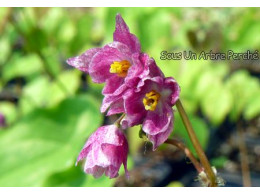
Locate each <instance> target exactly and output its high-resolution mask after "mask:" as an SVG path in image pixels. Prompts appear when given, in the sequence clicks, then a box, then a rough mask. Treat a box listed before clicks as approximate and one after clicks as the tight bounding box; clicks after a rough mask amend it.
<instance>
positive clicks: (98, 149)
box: [77, 125, 128, 178]
mask: <svg viewBox="0 0 260 195" xmlns="http://www.w3.org/2000/svg"><path fill="white" fill-rule="evenodd" d="M127 153H128V143H127V140H126V138H125V136H124V134H123V133H122V132H121V131H120V129H119V128H118V127H117V126H116V125H107V126H102V127H99V128H98V129H97V130H96V131H95V132H94V133H93V134H92V135H91V136H90V137H89V139H88V141H87V142H86V144H85V146H84V147H83V149H82V151H81V152H80V154H79V156H78V159H77V163H78V162H79V161H81V160H83V159H86V161H85V165H84V171H85V172H86V173H88V174H92V175H93V176H94V177H95V178H98V177H100V176H101V175H103V173H105V175H106V176H108V177H110V178H115V177H117V176H118V171H119V168H120V166H121V164H123V165H124V168H125V172H126V176H127V177H128V171H127Z"/></svg>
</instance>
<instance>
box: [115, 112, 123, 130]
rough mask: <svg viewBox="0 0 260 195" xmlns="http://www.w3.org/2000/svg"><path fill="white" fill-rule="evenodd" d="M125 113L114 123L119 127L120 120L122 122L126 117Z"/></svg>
mask: <svg viewBox="0 0 260 195" xmlns="http://www.w3.org/2000/svg"><path fill="white" fill-rule="evenodd" d="M125 115H126V114H125V113H124V114H122V115H121V116H120V117H119V118H118V119H117V120H116V122H115V123H114V124H115V125H116V126H117V127H118V128H119V127H120V122H121V120H122V119H123V118H124V117H125Z"/></svg>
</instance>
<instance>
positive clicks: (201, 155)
mask: <svg viewBox="0 0 260 195" xmlns="http://www.w3.org/2000/svg"><path fill="white" fill-rule="evenodd" d="M176 107H177V109H178V111H179V113H180V115H181V119H182V122H183V123H184V126H185V128H186V130H187V132H188V134H189V137H190V139H191V142H192V144H193V146H194V148H195V150H196V153H197V155H198V157H199V159H200V162H201V164H202V165H203V167H204V170H205V172H206V174H207V176H208V178H209V180H210V183H211V184H210V186H211V187H216V186H217V182H216V176H215V174H214V172H213V170H212V168H211V166H210V163H209V161H208V159H207V157H206V155H205V153H204V151H203V149H202V147H201V145H200V143H199V140H198V138H197V136H196V134H195V132H194V130H193V128H192V126H191V122H190V121H189V118H188V116H187V114H186V112H185V110H184V108H183V106H182V103H181V101H180V100H178V101H177V102H176Z"/></svg>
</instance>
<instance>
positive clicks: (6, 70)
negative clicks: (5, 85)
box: [3, 53, 42, 81]
mask: <svg viewBox="0 0 260 195" xmlns="http://www.w3.org/2000/svg"><path fill="white" fill-rule="evenodd" d="M41 68H42V61H41V59H40V58H39V57H38V56H37V55H35V54H29V55H27V56H21V55H20V54H16V53H15V54H13V55H12V59H11V60H10V61H9V63H7V64H5V65H4V67H3V79H4V80H5V81H8V80H10V79H13V78H15V77H18V76H31V75H32V74H35V73H39V72H40V71H41V70H42V69H41Z"/></svg>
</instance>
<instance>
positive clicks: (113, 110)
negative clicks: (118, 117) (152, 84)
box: [100, 53, 164, 116]
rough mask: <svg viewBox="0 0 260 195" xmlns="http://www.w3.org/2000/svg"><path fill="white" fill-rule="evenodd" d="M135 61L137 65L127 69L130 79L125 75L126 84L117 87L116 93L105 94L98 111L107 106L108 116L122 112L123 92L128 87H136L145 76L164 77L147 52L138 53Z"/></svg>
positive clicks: (103, 110)
mask: <svg viewBox="0 0 260 195" xmlns="http://www.w3.org/2000/svg"><path fill="white" fill-rule="evenodd" d="M136 63H139V65H138V66H135V67H133V68H132V69H131V70H129V71H130V72H129V73H128V74H129V75H130V77H131V79H130V78H128V77H126V78H125V80H126V84H125V85H121V86H120V87H118V90H117V93H114V94H107V95H105V97H104V99H103V102H102V106H101V108H100V111H101V112H102V113H103V112H105V111H106V110H107V109H108V108H109V110H108V112H107V115H108V116H109V115H113V114H118V113H123V112H124V111H125V109H124V103H123V94H124V93H125V92H126V91H127V90H128V89H129V88H136V86H137V84H138V83H139V81H140V80H141V79H144V78H146V77H155V76H160V77H164V74H163V73H162V71H161V70H160V69H159V67H158V66H157V65H156V63H155V61H154V59H152V58H150V57H149V56H148V55H147V54H145V53H143V54H141V55H139V58H138V60H137V62H136ZM132 75H136V76H132ZM109 86H113V83H111V84H110V85H109Z"/></svg>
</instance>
